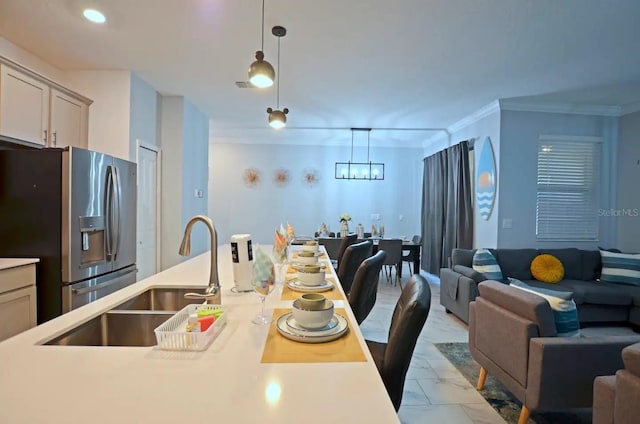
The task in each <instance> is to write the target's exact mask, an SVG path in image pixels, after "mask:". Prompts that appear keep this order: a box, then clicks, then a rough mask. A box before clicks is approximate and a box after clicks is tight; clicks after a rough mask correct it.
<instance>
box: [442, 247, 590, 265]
mask: <svg viewBox="0 0 640 424" xmlns="http://www.w3.org/2000/svg"><path fill="white" fill-rule="evenodd" d="M474 253H476V251H475V250H468V249H453V251H452V252H451V265H452V266H456V265H462V266H466V267H469V268H471V266H472V264H473V255H474ZM599 256H600V253H598V257H599Z"/></svg>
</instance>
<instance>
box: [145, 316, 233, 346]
mask: <svg viewBox="0 0 640 424" xmlns="http://www.w3.org/2000/svg"><path fill="white" fill-rule="evenodd" d="M201 310H222V311H223V312H222V314H221V315H220V316H219V317H218V318H216V320H215V321H214V323H213V324H211V326H210V327H209V328H207V330H206V331H203V332H200V333H190V332H187V330H186V329H187V323H188V321H189V315H191V314H195V313H197V312H198V311H201ZM226 323H227V311H226V308H224V307H223V306H221V305H187V306H185V307H184V308H183V309H182V310H180V311H179V312H177V313H176V314H175V315H174V316H172V317H171V318H169V319H168V320H167V321H165V322H164V323H163V324H161V325H160V326H158V328H156V329H155V330H154V332H155V334H156V340H157V342H158V348H160V349H163V350H188V351H200V350H205V349H206V348H208V347H209V345H210V344H211V342H213V341H214V340H215V338H216V337H218V335H219V334H220V332H221V331H222V329H223V328H224V326H225V324H226Z"/></svg>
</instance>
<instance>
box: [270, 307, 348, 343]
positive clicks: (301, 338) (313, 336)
mask: <svg viewBox="0 0 640 424" xmlns="http://www.w3.org/2000/svg"><path fill="white" fill-rule="evenodd" d="M291 316H292V313H291V312H289V313H286V314H284V315H282V316H281V317H280V318H278V321H277V322H276V328H277V329H278V333H280V334H282V335H283V336H284V337H286V338H287V339H290V340H293V341H296V342H302V343H324V342H330V341H331V340H335V339H337V338H340V337H342V336H343V335H344V334H345V333H346V332H347V330H349V324H348V323H347V320H346V318H345V317H343V316H342V315H340V314H335V315H334V316H333V318H332V320H333V319H336V320H337V321H338V324H337V325H336V326H334V327H333V328H330V329H325V328H326V327H323V328H321V329H320V330H311V329H309V330H306V331H305V332H304V333H303V332H301V331H299V330H295V329H293V328H292V327H290V326H289V324H287V320H289V319H290V317H291Z"/></svg>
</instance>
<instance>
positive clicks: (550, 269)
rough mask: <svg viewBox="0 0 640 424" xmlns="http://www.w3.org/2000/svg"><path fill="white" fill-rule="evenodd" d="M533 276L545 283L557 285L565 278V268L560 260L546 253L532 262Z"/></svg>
mask: <svg viewBox="0 0 640 424" xmlns="http://www.w3.org/2000/svg"><path fill="white" fill-rule="evenodd" d="M531 275H532V276H533V278H535V279H536V280H538V281H542V282H544V283H557V282H558V281H560V280H562V278H563V277H564V266H562V262H560V259H558V258H556V257H555V256H553V255H549V254H546V253H545V254H542V255H538V256H536V257H535V258H533V261H531Z"/></svg>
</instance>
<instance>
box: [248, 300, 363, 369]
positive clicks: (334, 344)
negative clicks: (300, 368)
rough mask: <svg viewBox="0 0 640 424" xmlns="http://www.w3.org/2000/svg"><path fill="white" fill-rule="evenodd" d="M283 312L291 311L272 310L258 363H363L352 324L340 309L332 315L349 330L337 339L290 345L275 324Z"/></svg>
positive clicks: (290, 341)
mask: <svg viewBox="0 0 640 424" xmlns="http://www.w3.org/2000/svg"><path fill="white" fill-rule="evenodd" d="M287 312H291V309H274V310H273V322H271V324H270V325H269V334H268V335H267V341H266V342H265V344H264V350H263V351H262V360H261V361H260V362H261V363H263V364H265V363H301V362H366V360H367V358H366V357H365V356H364V352H362V348H361V347H360V343H358V338H357V337H356V335H355V334H354V333H353V331H351V328H353V324H352V323H351V320H350V319H349V317H348V316H347V314H346V311H345V310H344V309H343V308H336V310H335V312H336V313H337V314H340V315H342V316H343V317H345V318H346V320H347V322H348V323H349V330H348V331H347V334H345V335H344V336H342V337H340V338H339V339H336V340H332V341H330V342H326V343H301V342H294V341H293V340H289V339H287V338H285V337H284V336H282V335H280V333H278V329H277V328H276V322H277V320H278V318H280V317H281V316H282V315H284V314H286V313H287Z"/></svg>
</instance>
